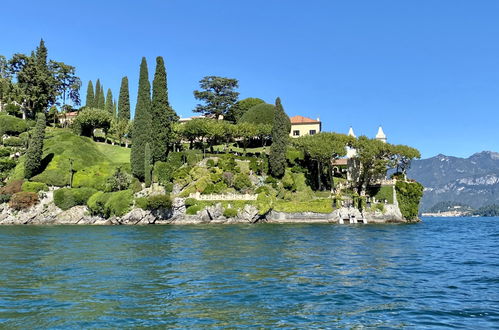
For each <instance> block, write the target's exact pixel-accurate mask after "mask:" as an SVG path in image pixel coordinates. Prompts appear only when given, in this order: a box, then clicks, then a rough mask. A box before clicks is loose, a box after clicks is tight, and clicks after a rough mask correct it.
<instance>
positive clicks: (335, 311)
mask: <svg viewBox="0 0 499 330" xmlns="http://www.w3.org/2000/svg"><path fill="white" fill-rule="evenodd" d="M0 242H1V249H0V327H2V328H105V327H111V328H131V327H157V328H170V327H171V328H203V327H268V328H275V327H291V328H311V327H312V328H314V327H321V328H331V327H347V328H351V327H356V326H359V327H362V326H365V327H369V326H371V327H417V328H432V329H434V328H439V327H448V326H452V327H459V328H468V329H470V328H474V329H477V328H493V327H499V218H488V219H487V218H468V219H466V218H457V219H426V221H425V222H423V223H419V224H412V225H367V226H366V225H358V226H353V225H352V226H349V225H248V226H244V225H227V226H224V225H212V226H187V227H180V226H163V227H159V226H157V227H155V226H150V227H90V226H89V227H76V226H75V227H60V226H59V227H22V226H15V227H0Z"/></svg>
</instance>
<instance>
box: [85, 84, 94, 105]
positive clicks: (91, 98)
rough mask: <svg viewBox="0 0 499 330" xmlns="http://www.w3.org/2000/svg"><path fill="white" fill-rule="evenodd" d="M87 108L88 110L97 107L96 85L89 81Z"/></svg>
mask: <svg viewBox="0 0 499 330" xmlns="http://www.w3.org/2000/svg"><path fill="white" fill-rule="evenodd" d="M85 106H86V107H87V108H94V107H95V95H94V85H93V84H92V80H89V81H88V86H87V98H86V101H85Z"/></svg>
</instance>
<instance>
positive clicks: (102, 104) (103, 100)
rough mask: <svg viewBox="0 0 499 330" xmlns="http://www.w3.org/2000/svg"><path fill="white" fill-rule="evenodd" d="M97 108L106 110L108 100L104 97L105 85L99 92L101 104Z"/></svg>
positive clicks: (101, 86)
mask: <svg viewBox="0 0 499 330" xmlns="http://www.w3.org/2000/svg"><path fill="white" fill-rule="evenodd" d="M97 107H98V108H99V109H102V110H104V109H105V108H106V98H105V96H104V85H102V84H101V85H100V92H99V102H98V104H97Z"/></svg>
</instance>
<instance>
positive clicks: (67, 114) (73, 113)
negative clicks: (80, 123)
mask: <svg viewBox="0 0 499 330" xmlns="http://www.w3.org/2000/svg"><path fill="white" fill-rule="evenodd" d="M77 115H78V111H72V112H66V113H60V114H59V115H58V117H75V116H77Z"/></svg>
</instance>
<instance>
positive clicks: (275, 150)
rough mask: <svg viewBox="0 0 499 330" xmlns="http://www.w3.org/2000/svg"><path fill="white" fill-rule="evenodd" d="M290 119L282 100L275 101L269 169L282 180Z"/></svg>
mask: <svg viewBox="0 0 499 330" xmlns="http://www.w3.org/2000/svg"><path fill="white" fill-rule="evenodd" d="M289 130H290V124H289V117H288V116H287V115H286V113H285V112H284V109H283V107H282V104H281V99H280V98H277V99H276V100H275V111H274V125H273V126H272V145H271V146H270V154H269V167H270V173H271V174H272V176H273V177H275V178H282V177H283V175H284V171H285V169H286V149H287V142H288V139H289Z"/></svg>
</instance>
